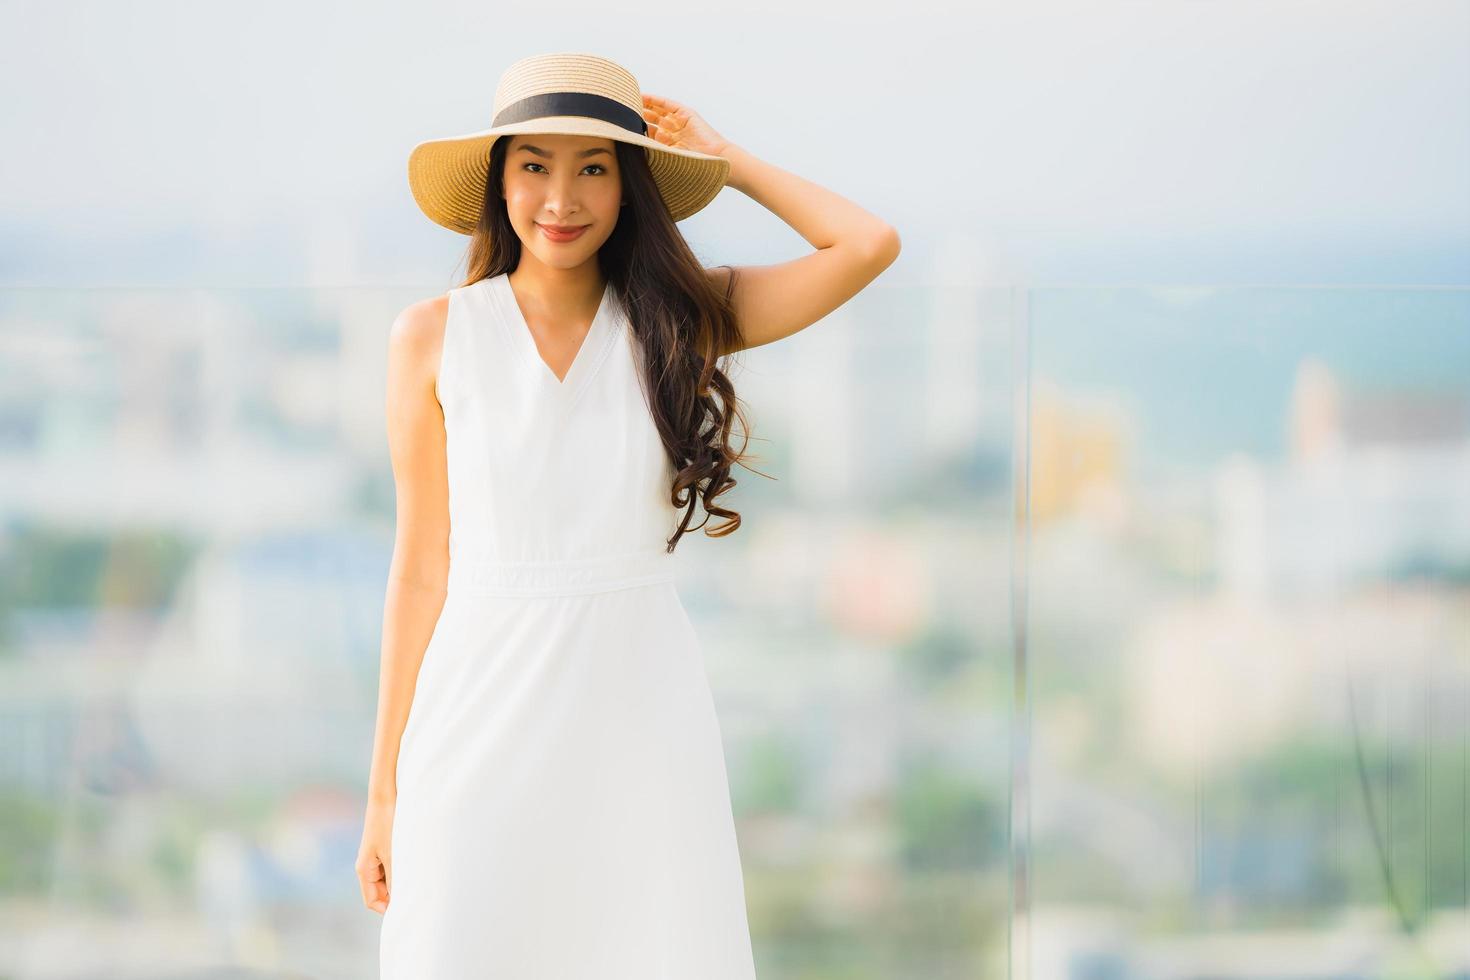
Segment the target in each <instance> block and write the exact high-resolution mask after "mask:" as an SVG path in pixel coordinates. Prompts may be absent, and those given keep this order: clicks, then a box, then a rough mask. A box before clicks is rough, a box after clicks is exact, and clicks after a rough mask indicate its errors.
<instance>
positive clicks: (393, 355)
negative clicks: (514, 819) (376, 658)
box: [357, 296, 449, 913]
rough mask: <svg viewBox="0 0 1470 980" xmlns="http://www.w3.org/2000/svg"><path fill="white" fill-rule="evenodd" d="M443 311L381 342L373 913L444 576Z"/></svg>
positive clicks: (432, 306) (421, 306) (417, 308)
mask: <svg viewBox="0 0 1470 980" xmlns="http://www.w3.org/2000/svg"><path fill="white" fill-rule="evenodd" d="M447 312H448V297H447V296H440V297H437V298H434V299H428V300H424V301H422V302H419V303H415V304H413V305H412V306H409V307H408V308H407V309H405V310H404V311H403V312H402V313H400V314H399V315H398V317H397V319H396V320H394V322H393V328H392V330H391V332H390V335H389V341H388V384H387V423H388V448H389V452H390V455H391V457H392V461H393V483H394V487H395V490H396V494H397V515H396V516H397V525H396V531H395V537H394V542H393V560H392V563H391V565H390V566H389V571H388V587H387V594H386V598H385V600H384V607H383V646H382V656H381V665H380V667H379V677H378V711H377V724H376V727H375V731H374V736H373V755H372V766H371V769H370V771H369V775H368V806H367V814H366V818H365V820H364V823H363V837H362V845H361V847H360V848H359V851H358V857H357V876H358V880H359V884H360V885H361V887H362V897H363V904H365V905H366V906H367V907H368V908H370V909H372V910H374V911H375V912H379V913H381V912H383V911H385V910H386V909H387V907H388V896H389V893H390V892H391V891H392V885H393V864H392V855H391V854H390V848H389V845H390V842H391V834H392V828H393V811H394V809H395V806H396V804H397V801H398V786H397V775H396V774H397V768H398V746H399V740H400V738H401V737H402V735H403V729H404V726H405V725H406V724H407V721H408V711H409V707H410V705H411V704H412V703H413V693H414V688H415V686H416V685H417V682H418V673H419V667H420V665H421V664H422V663H423V658H424V651H425V649H426V648H427V647H428V644H429V638H430V637H431V636H432V635H433V632H434V626H435V625H436V624H437V623H438V620H439V614H440V612H441V611H442V610H443V608H444V598H445V595H446V586H447V584H448V577H449V479H448V472H447V468H446V458H445V441H444V415H443V411H442V409H441V408H440V406H439V399H438V397H437V396H436V395H435V393H434V383H435V380H436V377H437V374H438V366H439V357H440V352H441V351H442V350H443V343H444V321H445V318H446V315H447Z"/></svg>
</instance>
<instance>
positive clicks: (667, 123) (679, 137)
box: [643, 92, 730, 156]
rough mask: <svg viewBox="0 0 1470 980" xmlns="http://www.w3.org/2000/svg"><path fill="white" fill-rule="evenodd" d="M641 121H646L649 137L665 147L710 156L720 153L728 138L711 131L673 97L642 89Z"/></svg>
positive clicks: (698, 117) (701, 119)
mask: <svg viewBox="0 0 1470 980" xmlns="http://www.w3.org/2000/svg"><path fill="white" fill-rule="evenodd" d="M643 120H644V122H646V123H648V136H649V138H650V139H653V140H656V141H658V142H660V143H663V144H664V145H665V146H673V147H677V148H678V149H681V150H693V151H694V152H695V153H707V154H709V155H710V156H722V155H723V154H724V153H725V151H726V150H728V149H729V147H730V141H729V140H727V139H725V138H724V137H723V136H721V135H720V134H719V133H717V132H715V129H714V127H713V126H711V125H710V124H709V123H707V122H705V121H704V119H703V117H701V116H700V114H699V113H697V112H695V111H694V110H693V109H691V108H689V107H688V106H686V105H684V104H683V103H680V102H675V101H674V100H673V99H665V98H663V97H661V96H657V95H650V94H649V93H647V92H644V93H643Z"/></svg>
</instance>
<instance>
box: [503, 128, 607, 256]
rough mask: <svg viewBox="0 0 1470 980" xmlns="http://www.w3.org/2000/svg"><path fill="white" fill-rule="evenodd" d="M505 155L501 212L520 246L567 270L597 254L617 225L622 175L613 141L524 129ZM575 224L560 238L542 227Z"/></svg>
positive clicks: (597, 137)
mask: <svg viewBox="0 0 1470 980" xmlns="http://www.w3.org/2000/svg"><path fill="white" fill-rule="evenodd" d="M507 139H509V140H511V144H510V146H509V147H508V148H507V150H506V155H505V181H504V183H505V210H506V213H507V214H508V215H509V216H510V223H511V227H513V228H514V229H515V231H516V234H517V235H518V236H519V237H520V239H521V244H522V246H523V247H524V248H527V249H530V250H531V252H532V253H533V254H534V255H535V256H536V258H538V259H540V260H541V262H542V263H544V264H545V265H548V266H552V267H554V268H558V269H571V268H575V267H576V266H579V265H581V264H582V263H583V262H585V261H587V260H588V259H589V258H592V257H593V256H595V255H596V254H597V250H598V249H599V248H601V247H602V243H603V242H605V241H607V239H608V236H609V235H611V234H612V230H613V226H614V225H616V224H617V221H618V212H619V211H620V210H621V205H622V201H623V179H622V175H621V174H620V173H619V172H618V155H617V152H616V150H615V149H614V147H613V141H612V140H610V139H608V138H606V137H602V136H553V135H543V134H541V133H525V134H518V135H515V136H510V137H507ZM547 225H549V226H552V227H553V228H554V227H555V226H558V225H562V226H567V225H574V226H576V227H578V228H582V229H584V230H583V231H581V232H580V233H579V234H578V235H577V237H575V238H572V239H570V240H565V241H559V240H557V239H555V238H553V237H551V236H550V235H548V234H547V233H546V232H545V231H543V230H542V226H547Z"/></svg>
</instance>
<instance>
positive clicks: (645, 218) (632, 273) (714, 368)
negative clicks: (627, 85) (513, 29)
mask: <svg viewBox="0 0 1470 980" xmlns="http://www.w3.org/2000/svg"><path fill="white" fill-rule="evenodd" d="M510 141H511V140H510V138H509V137H505V138H501V139H497V140H496V141H495V143H494V144H493V145H492V146H491V148H490V169H489V172H488V173H487V175H486V178H485V206H484V207H483V208H482V209H481V211H480V220H479V222H478V223H477V225H476V227H475V230H474V232H473V233H472V234H471V235H470V244H469V249H468V251H467V253H466V262H465V266H466V269H465V281H464V282H463V283H462V285H465V286H468V285H470V284H472V283H476V282H479V281H480V280H481V279H486V278H488V277H491V276H498V275H500V274H502V273H506V272H511V271H513V270H514V269H515V267H516V265H517V264H519V262H520V259H521V240H520V238H519V237H518V236H517V235H516V233H515V229H514V228H513V227H512V226H511V223H510V217H509V216H508V215H507V214H506V210H505V199H504V198H503V197H502V196H501V193H502V190H503V188H504V181H505V157H506V151H507V148H508V146H509V144H510ZM612 143H613V146H614V148H615V149H616V152H617V155H618V169H619V171H620V172H621V174H622V182H623V200H624V201H625V202H626V205H627V206H626V207H623V208H620V209H619V215H618V222H617V226H616V227H614V228H613V231H612V234H611V235H610V236H609V237H608V239H607V241H606V242H604V243H603V245H602V248H601V249H600V250H599V251H598V253H597V261H598V266H599V268H600V269H601V271H602V274H603V276H604V277H606V278H607V279H608V280H609V281H610V282H611V283H612V287H613V290H614V291H615V292H616V294H617V298H618V299H619V301H620V302H621V304H622V306H623V307H624V309H626V310H627V311H628V320H629V323H630V325H631V327H632V329H633V334H634V337H635V338H636V339H637V340H638V344H637V347H638V348H639V349H640V350H641V351H642V353H643V363H642V364H641V365H640V367H641V372H640V374H641V378H640V381H641V383H642V384H643V385H644V392H645V395H647V396H648V406H649V410H650V412H651V413H652V416H653V421H654V424H655V425H656V426H657V428H658V433H659V437H660V438H661V439H662V440H663V444H664V451H665V452H666V453H667V454H668V457H669V459H670V460H671V461H672V462H673V464H674V469H675V475H674V483H673V486H672V487H670V488H669V502H670V503H671V504H673V506H675V507H681V508H683V509H684V517H683V520H682V521H680V524H679V528H678V530H677V531H675V532H674V534H673V536H672V537H670V538H669V539H668V541H666V542H665V545H666V549H665V550H666V551H668V552H672V551H673V550H674V548H675V546H676V545H677V544H678V543H679V539H680V538H681V537H683V536H684V533H685V532H686V531H690V530H699V529H700V528H704V527H706V525H707V524H708V523H709V519H710V517H719V518H723V519H724V523H723V524H719V525H717V526H715V527H710V528H707V529H706V530H705V532H704V533H705V534H706V535H707V536H709V537H712V538H718V537H723V536H725V535H727V534H732V533H734V532H735V531H736V530H737V529H738V528H739V527H740V515H739V514H738V513H736V512H735V511H733V510H727V509H726V508H724V507H720V506H719V505H717V504H716V503H715V498H716V497H719V496H720V495H722V494H724V493H726V492H728V491H729V490H730V489H731V488H733V487H734V486H735V484H736V480H735V478H734V477H732V476H731V475H730V470H731V469H732V468H733V467H734V466H735V465H736V464H739V465H741V466H745V468H746V469H751V468H750V467H749V466H746V463H745V460H746V459H747V458H748V457H747V456H746V454H745V447H746V446H747V445H748V444H749V442H750V435H749V433H750V429H749V426H748V424H747V420H746V416H745V413H744V412H742V411H741V408H740V400H739V399H738V398H737V397H736V396H735V387H734V386H733V385H732V384H731V383H730V379H729V378H728V377H727V376H726V375H725V372H724V371H722V370H721V369H720V363H721V362H722V360H723V358H722V357H721V356H720V351H735V350H739V349H740V348H741V347H742V346H743V342H742V336H741V333H740V326H739V324H738V323H737V322H736V318H735V308H734V306H733V305H732V303H731V300H730V297H731V296H732V295H733V293H734V289H735V276H736V272H735V270H734V269H733V268H730V267H728V266H727V267H726V268H730V276H729V284H728V286H727V287H726V289H725V291H724V293H723V294H721V292H720V291H719V290H717V289H715V288H714V286H713V285H711V283H710V280H709V276H708V275H707V274H706V272H705V270H704V267H703V266H702V265H701V264H700V262H699V259H698V258H696V257H695V255H694V252H693V251H692V250H690V248H689V243H688V242H686V241H685V240H684V236H683V235H682V234H680V233H679V229H678V228H677V227H676V226H675V225H674V222H673V219H672V218H671V217H670V215H669V212H668V209H667V208H666V207H665V205H664V203H663V198H662V197H661V196H660V195H659V192H658V185H657V184H656V183H654V180H653V174H652V173H650V172H649V169H648V159H647V157H646V156H645V153H646V152H647V151H645V150H644V149H643V148H642V147H640V146H635V145H633V144H630V143H624V142H623V141H622V140H613V141H612ZM726 356H729V355H726ZM737 421H738V422H739V423H740V431H741V435H742V442H741V447H740V449H739V450H738V451H737V450H735V449H733V448H732V447H731V444H730V432H731V429H732V427H733V426H734V423H735V422H737ZM752 472H759V471H757V470H752ZM761 475H762V476H764V475H765V474H761ZM696 500H698V501H699V502H701V503H703V505H704V509H705V512H706V514H705V517H704V519H703V520H702V521H700V523H699V524H697V525H695V526H694V527H693V528H691V527H690V526H689V525H690V522H691V521H692V520H693V519H694V506H695V502H696Z"/></svg>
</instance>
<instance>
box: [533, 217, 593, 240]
mask: <svg viewBox="0 0 1470 980" xmlns="http://www.w3.org/2000/svg"><path fill="white" fill-rule="evenodd" d="M536 227H537V228H540V229H541V234H543V235H545V236H546V237H547V238H549V239H550V240H551V241H553V242H570V241H575V240H576V239H578V238H580V237H581V235H582V232H584V231H586V230H587V226H586V225H543V224H542V223H541V222H539V221H538V222H536Z"/></svg>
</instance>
